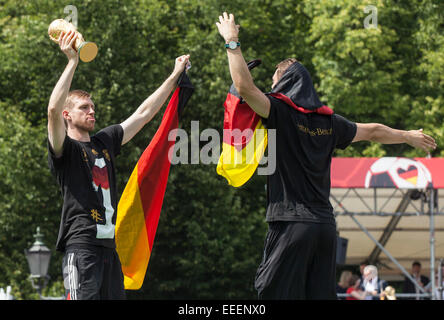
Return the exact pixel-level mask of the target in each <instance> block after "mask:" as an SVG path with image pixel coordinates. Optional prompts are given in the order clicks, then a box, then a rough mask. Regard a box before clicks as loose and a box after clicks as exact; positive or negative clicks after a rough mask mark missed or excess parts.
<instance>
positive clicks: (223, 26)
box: [216, 12, 240, 42]
mask: <svg viewBox="0 0 444 320" xmlns="http://www.w3.org/2000/svg"><path fill="white" fill-rule="evenodd" d="M216 26H217V29H218V30H219V34H220V35H221V36H222V37H223V38H224V39H225V42H229V41H232V40H233V41H238V40H239V28H240V25H236V23H235V22H234V15H233V14H232V13H230V15H229V16H228V14H227V13H226V12H224V13H223V16H219V22H216Z"/></svg>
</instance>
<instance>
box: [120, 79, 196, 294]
mask: <svg viewBox="0 0 444 320" xmlns="http://www.w3.org/2000/svg"><path fill="white" fill-rule="evenodd" d="M193 91H194V88H193V86H192V84H191V82H190V80H189V78H188V76H187V74H186V73H185V72H183V73H182V75H181V77H180V79H179V81H178V87H177V88H176V90H175V91H174V93H173V95H172V97H171V99H170V101H169V103H168V106H167V107H166V110H165V113H164V115H163V118H162V122H161V124H160V126H159V128H158V130H157V132H156V134H155V135H154V137H153V139H152V140H151V143H150V144H149V145H148V147H147V148H146V149H145V151H144V152H143V154H142V156H141V157H140V159H139V161H138V162H137V164H136V167H135V168H134V170H133V172H132V174H131V176H130V178H129V180H128V183H127V185H126V187H125V189H124V191H123V194H122V196H121V198H120V201H119V204H118V208H117V212H118V215H117V221H116V234H115V239H116V249H117V253H118V254H119V258H120V262H121V264H122V271H123V275H124V277H125V280H124V284H125V289H131V290H137V289H140V287H141V286H142V284H143V281H144V278H145V273H146V269H147V267H148V262H149V259H150V256H151V251H152V248H153V243H154V237H155V235H156V230H157V224H158V222H159V217H160V211H161V209H162V202H163V198H164V195H165V190H166V185H167V181H168V174H169V170H170V165H171V163H170V161H169V158H168V152H169V151H170V150H172V147H173V146H174V143H175V141H174V140H175V139H174V140H173V139H171V138H170V139H168V135H169V133H170V131H171V130H174V129H177V128H178V126H179V118H180V116H181V114H182V112H183V109H184V107H185V105H186V104H187V102H188V100H189V98H190V97H191V95H192V93H193ZM169 140H173V141H169Z"/></svg>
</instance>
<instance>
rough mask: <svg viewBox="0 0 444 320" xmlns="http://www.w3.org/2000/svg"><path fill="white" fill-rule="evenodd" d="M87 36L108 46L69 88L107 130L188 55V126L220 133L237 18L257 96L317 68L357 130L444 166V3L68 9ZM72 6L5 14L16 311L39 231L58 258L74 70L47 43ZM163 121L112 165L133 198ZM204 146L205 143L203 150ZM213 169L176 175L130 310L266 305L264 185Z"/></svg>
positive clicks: (4, 268) (4, 206)
mask: <svg viewBox="0 0 444 320" xmlns="http://www.w3.org/2000/svg"><path fill="white" fill-rule="evenodd" d="M70 4H72V5H74V6H76V7H77V10H78V29H79V31H80V32H81V33H82V34H83V35H84V37H85V39H86V40H88V41H94V42H96V43H97V44H98V46H99V53H98V56H97V57H96V59H95V60H94V61H93V62H90V63H82V62H81V63H80V64H79V66H78V69H77V71H76V74H75V76H74V80H73V84H72V89H83V90H87V91H89V92H91V93H92V97H93V100H94V101H95V104H96V111H97V119H98V122H97V124H96V127H97V129H100V128H103V127H104V126H106V125H109V124H112V123H119V122H121V121H123V120H124V119H126V117H128V116H129V115H130V114H131V113H132V112H133V111H134V110H135V109H136V108H137V106H138V105H139V104H140V103H141V102H142V101H143V100H144V99H145V98H146V97H147V96H148V95H149V94H150V93H152V92H153V91H154V90H155V89H156V88H157V87H158V86H159V85H160V84H161V83H162V82H163V80H164V79H165V78H166V77H167V76H168V74H169V73H170V72H171V71H172V69H173V65H174V59H175V57H177V56H179V55H181V54H185V53H189V54H190V55H191V61H192V68H191V70H190V71H189V75H190V78H191V80H192V82H193V84H194V86H195V88H196V90H195V93H194V95H193V97H192V98H191V100H190V102H189V104H188V106H187V108H186V110H185V113H184V114H183V118H182V119H181V124H180V126H181V127H182V128H183V129H185V130H186V131H187V132H190V126H191V121H197V120H199V128H200V131H202V130H204V129H205V128H215V129H217V130H218V131H219V132H222V126H223V102H224V100H225V97H226V94H227V91H228V88H229V86H230V84H231V79H230V75H229V71H228V64H227V57H226V53H225V49H224V48H223V40H222V38H221V37H220V36H219V35H218V33H217V28H216V26H215V22H216V21H217V19H218V16H219V14H220V13H222V12H223V11H228V12H233V13H234V14H235V15H236V21H237V23H238V24H240V25H241V32H240V38H241V42H242V50H243V53H244V56H245V58H246V59H247V60H250V59H256V58H259V59H262V61H263V64H262V65H261V66H260V67H258V68H256V69H255V70H254V71H253V77H254V79H255V82H256V84H257V86H258V87H259V88H260V89H261V90H263V91H264V92H266V91H268V90H270V85H271V76H272V74H273V72H274V67H275V65H276V64H277V63H278V62H279V61H281V60H283V59H285V58H288V57H295V58H297V59H298V60H300V61H301V62H302V63H303V64H304V65H306V66H307V68H308V69H309V70H310V71H311V73H312V76H313V80H314V82H315V84H316V87H317V89H318V92H319V94H320V96H321V99H322V100H323V101H324V102H325V103H327V104H328V105H330V106H332V107H333V108H334V110H335V111H336V112H337V113H339V114H342V115H344V116H346V117H347V118H349V119H350V120H353V121H357V122H382V123H385V124H387V125H389V126H392V127H395V128H399V129H418V128H424V130H425V131H426V132H427V133H431V134H432V135H433V136H434V137H435V138H436V139H437V142H438V145H439V149H438V150H436V151H435V152H434V153H433V156H443V155H444V151H443V149H442V147H440V145H442V144H443V143H444V137H443V121H442V120H443V113H444V111H443V110H444V108H443V102H444V96H443V90H442V88H443V85H444V76H443V74H444V35H443V25H442V21H443V17H442V12H444V10H443V9H444V8H443V3H442V1H439V0H423V1H419V0H414V1H408V2H407V1H403V2H399V1H392V0H385V1H383V0H379V1H375V2H370V1H361V0H360V1H357V0H337V1H322V0H315V1H284V0H275V1H272V0H249V1H239V0H223V1H216V0H206V1H196V0H178V1H155V0H138V1H129V0H107V1H71V2H70ZM66 5H67V3H66V2H63V1H47V0H35V1H21V2H17V1H12V0H6V1H0V6H1V10H0V56H1V57H2V61H1V63H0V87H1V91H0V142H1V143H0V159H1V160H0V173H1V175H0V178H1V179H0V197H1V199H0V287H5V286H6V285H9V284H12V286H13V294H14V295H15V296H16V297H17V298H19V299H31V298H35V297H36V295H35V294H34V293H33V290H32V288H31V286H30V284H29V282H28V281H27V276H28V268H27V265H26V260H25V257H24V255H23V251H24V249H26V248H29V247H30V246H31V244H32V242H33V240H34V239H33V237H32V235H33V234H34V232H35V228H36V226H37V225H39V226H40V227H41V230H42V232H43V233H44V234H45V242H46V244H47V246H48V247H50V248H51V249H54V245H55V240H56V237H57V232H58V225H59V222H60V208H61V198H60V192H59V190H58V187H57V185H56V182H55V179H53V178H52V177H51V175H50V173H49V170H48V168H47V151H46V143H47V142H46V135H47V133H46V122H47V112H46V108H47V103H48V100H49V96H50V94H51V91H52V89H53V87H54V85H55V83H56V82H57V79H58V78H59V76H60V74H61V73H62V71H63V68H64V67H65V65H66V57H65V56H64V55H63V53H62V52H61V51H60V50H59V48H58V46H57V45H56V44H55V43H53V42H51V41H50V40H49V38H48V36H47V28H48V25H49V24H50V22H51V21H52V20H54V19H57V18H64V17H66V16H67V15H68V14H67V13H64V11H63V9H64V7H65V6H66ZM367 5H374V6H376V7H377V9H378V28H377V29H365V28H364V25H363V22H364V19H365V18H366V16H368V15H369V13H365V12H364V8H365V7H366V6H367ZM163 110H164V109H162V111H161V112H160V113H159V115H157V116H156V117H155V118H154V119H153V121H152V122H150V124H149V125H147V126H146V127H145V128H144V129H143V130H142V131H141V132H140V133H139V134H138V135H137V136H136V137H135V138H134V139H133V140H132V141H131V142H129V143H128V144H127V145H125V146H124V147H123V149H122V154H121V156H119V157H118V158H117V159H118V160H117V175H118V189H119V190H120V192H121V191H123V188H124V186H125V184H126V182H127V180H128V178H129V176H130V174H131V171H132V170H133V168H134V165H135V164H136V162H137V160H138V158H139V156H140V155H141V153H142V151H143V150H144V149H145V147H146V146H147V145H148V143H149V142H150V139H151V138H152V137H153V135H154V133H155V132H156V130H157V127H158V125H159V123H160V120H161V114H162V113H163ZM204 144H205V143H203V142H202V143H201V145H200V146H201V147H202V146H203V145H204ZM337 155H338V156H384V155H397V156H425V154H424V152H422V151H418V150H413V149H412V148H410V147H408V146H405V145H392V146H383V145H379V144H372V143H358V144H356V145H353V146H352V147H350V148H348V149H347V150H345V151H341V152H338V153H337ZM215 167H216V166H215V164H212V165H204V164H197V165H187V164H181V165H176V166H172V168H171V172H170V177H169V183H168V187H167V192H166V195H165V200H164V206H163V210H162V214H161V219H160V222H159V227H158V230H157V235H156V241H155V243H154V249H153V252H152V256H151V260H150V264H149V266H148V271H147V276H146V279H145V283H144V285H143V287H142V289H141V290H139V291H134V292H128V297H129V298H131V299H147V298H149V299H166V298H168V299H197V298H202V299H230V298H251V299H254V298H255V297H256V292H255V290H254V288H253V283H254V276H255V272H256V268H257V266H258V264H259V263H260V259H261V255H262V248H263V241H264V235H265V232H266V228H267V226H266V224H265V222H264V216H265V203H266V193H265V182H266V178H265V177H263V176H262V177H261V176H255V177H254V178H253V179H252V180H251V181H249V182H248V183H247V184H246V185H245V186H244V187H242V188H239V189H235V188H232V187H229V186H228V185H227V183H226V181H225V180H224V179H223V178H222V177H220V176H218V175H217V174H216V168H215ZM50 275H51V281H50V284H49V289H48V291H47V292H46V294H48V295H60V294H62V293H63V279H62V278H61V254H60V253H55V252H54V255H53V257H52V262H51V267H50Z"/></svg>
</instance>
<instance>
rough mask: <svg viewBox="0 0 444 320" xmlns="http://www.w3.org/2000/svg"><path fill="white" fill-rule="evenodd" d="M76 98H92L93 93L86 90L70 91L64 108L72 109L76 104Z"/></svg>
mask: <svg viewBox="0 0 444 320" xmlns="http://www.w3.org/2000/svg"><path fill="white" fill-rule="evenodd" d="M76 98H91V94H90V93H89V92H86V91H84V90H72V91H70V92H69V93H68V96H67V97H66V100H65V105H64V106H63V108H64V109H68V110H69V109H71V108H72V107H73V106H74V99H76Z"/></svg>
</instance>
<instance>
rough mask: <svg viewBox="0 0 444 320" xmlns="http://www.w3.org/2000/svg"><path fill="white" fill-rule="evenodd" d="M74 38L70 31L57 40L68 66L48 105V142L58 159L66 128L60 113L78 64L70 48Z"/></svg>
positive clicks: (74, 35)
mask: <svg viewBox="0 0 444 320" xmlns="http://www.w3.org/2000/svg"><path fill="white" fill-rule="evenodd" d="M76 38H77V33H75V32H72V31H69V32H68V33H66V34H65V33H62V34H61V35H60V38H59V46H60V49H61V50H62V51H63V53H65V54H66V56H67V57H68V64H67V66H66V68H65V70H64V71H63V73H62V75H61V76H60V79H59V81H58V82H57V84H56V86H55V87H54V89H53V91H52V93H51V98H50V99H49V104H48V140H49V143H50V144H51V147H52V149H53V151H54V154H55V156H56V157H60V156H61V155H62V153H63V141H64V140H65V136H66V128H65V123H64V121H63V115H62V111H63V106H64V104H65V100H66V98H67V97H68V93H69V88H70V87H71V82H72V78H73V76H74V72H75V71H76V68H77V65H78V63H79V55H78V53H77V51H76V50H74V49H73V47H72V45H73V43H74V41H76Z"/></svg>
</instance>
